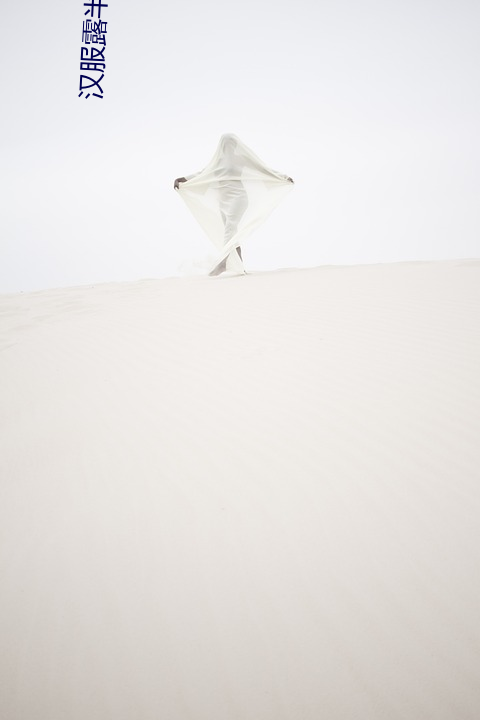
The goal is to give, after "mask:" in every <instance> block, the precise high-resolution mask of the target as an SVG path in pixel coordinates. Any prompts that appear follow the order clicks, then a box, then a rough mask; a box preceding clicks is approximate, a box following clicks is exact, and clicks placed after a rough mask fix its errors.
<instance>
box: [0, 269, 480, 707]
mask: <svg viewBox="0 0 480 720" xmlns="http://www.w3.org/2000/svg"><path fill="white" fill-rule="evenodd" d="M0 311H1V315H0V323H1V324H0V383H1V395H0V424H1V432H0V472H1V484H0V489H1V503H0V540H1V543H0V582H1V593H0V632H1V636H0V678H1V684H0V716H1V717H2V718H5V719H6V720H86V719H87V718H88V720H110V719H111V720H159V719H160V720H164V719H165V720H190V718H191V719H192V720H227V719H228V720H230V719H232V720H233V719H235V720H293V719H295V720H319V719H320V718H326V719H328V720H337V719H338V720H376V719H377V718H378V720H385V719H390V718H402V719H403V718H405V720H407V719H408V720H412V719H415V720H419V719H423V718H428V719H432V720H433V719H434V720H443V719H445V720H447V719H448V720H452V718H454V719H455V720H467V718H468V719H469V720H470V719H471V720H477V719H478V718H479V717H480V439H479V435H480V432H479V431H480V261H474V260H472V261H468V260H459V261H449V262H436V263H401V264H393V265H372V266H357V267H322V268H316V269H308V270H289V271H278V272H272V273H253V274H249V275H247V276H243V277H219V278H206V277H196V278H188V279H178V278H173V279H167V280H145V281H141V282H136V283H119V284H105V285H97V286H93V287H79V288H68V289H59V290H48V291H42V292H35V293H29V294H15V295H4V296H1V297H0Z"/></svg>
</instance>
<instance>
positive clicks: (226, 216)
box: [209, 190, 248, 276]
mask: <svg viewBox="0 0 480 720" xmlns="http://www.w3.org/2000/svg"><path fill="white" fill-rule="evenodd" d="M222 206H223V207H222ZM247 206H248V198H247V194H246V193H245V192H241V193H239V192H238V190H237V191H236V192H235V194H234V195H233V197H232V195H231V193H224V196H223V197H222V198H221V207H220V214H221V217H222V222H223V225H224V243H225V245H226V244H227V243H228V242H229V241H230V240H231V239H232V238H233V236H234V235H235V234H236V232H237V230H238V225H239V223H240V220H241V219H242V217H243V214H244V212H245V210H246V209H247ZM236 251H237V254H238V257H239V258H240V260H242V250H241V248H240V246H239V247H237V248H236ZM232 252H233V250H232ZM227 260H228V256H227V257H226V258H224V259H223V260H222V261H221V262H220V263H219V264H218V265H217V266H216V267H214V268H213V270H212V271H211V272H210V273H209V275H211V276H215V275H220V274H221V273H223V272H225V270H226V269H227Z"/></svg>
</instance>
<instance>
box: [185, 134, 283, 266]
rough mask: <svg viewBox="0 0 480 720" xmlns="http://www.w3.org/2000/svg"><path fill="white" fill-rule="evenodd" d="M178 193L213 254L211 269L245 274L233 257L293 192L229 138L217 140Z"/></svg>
mask: <svg viewBox="0 0 480 720" xmlns="http://www.w3.org/2000/svg"><path fill="white" fill-rule="evenodd" d="M186 178H187V181H186V182H182V183H180V185H179V188H178V192H179V194H180V195H181V197H182V198H183V200H184V201H185V203H186V204H187V206H188V208H189V209H190V211H191V212H192V214H193V215H194V217H195V218H196V219H197V221H198V222H199V224H200V225H201V227H202V228H203V230H204V231H205V233H206V234H207V236H208V237H209V238H210V240H211V241H212V243H213V244H214V245H215V247H216V248H217V249H218V253H219V254H218V257H217V258H216V260H215V265H214V266H213V267H214V268H215V267H217V266H218V265H219V264H220V263H221V262H222V260H224V259H225V258H227V262H226V269H227V270H232V271H235V272H239V273H241V272H244V270H243V263H242V261H241V259H240V257H239V255H238V253H237V251H236V248H237V247H239V245H240V244H241V243H243V241H244V240H245V239H246V238H247V237H248V236H249V235H250V233H251V232H252V231H253V230H254V229H255V228H257V227H258V226H259V225H260V224H261V223H263V222H264V221H265V220H266V218H267V217H268V216H269V215H270V213H271V212H272V210H273V209H274V208H275V207H276V206H277V205H278V203H279V202H280V201H281V200H282V198H283V197H284V196H285V195H286V194H287V193H288V192H289V191H290V190H291V189H292V186H293V185H292V182H291V181H289V180H288V176H287V175H283V174H282V173H278V172H276V171H275V170H271V169H270V168H268V167H267V166H266V165H264V164H263V163H262V161H261V160H260V159H259V158H258V157H257V156H256V155H255V154H254V153H253V152H252V151H251V150H250V148H248V147H247V146H246V145H244V144H243V143H242V141H241V140H240V139H239V138H238V137H237V136H236V135H232V134H227V135H222V137H221V138H220V142H219V144H218V147H217V149H216V151H215V154H214V156H213V158H212V159H211V161H210V162H209V164H208V165H207V166H206V167H205V168H204V169H203V170H201V171H200V172H198V173H194V174H193V175H187V176H186Z"/></svg>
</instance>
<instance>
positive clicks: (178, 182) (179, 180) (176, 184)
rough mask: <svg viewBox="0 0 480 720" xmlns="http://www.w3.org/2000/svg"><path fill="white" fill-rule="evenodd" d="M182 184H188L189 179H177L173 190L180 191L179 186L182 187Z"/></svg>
mask: <svg viewBox="0 0 480 720" xmlns="http://www.w3.org/2000/svg"><path fill="white" fill-rule="evenodd" d="M181 182H187V178H184V177H181V178H177V179H176V180H175V182H174V183H173V189H174V190H178V187H179V185H180V183H181Z"/></svg>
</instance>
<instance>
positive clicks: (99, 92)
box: [78, 0, 108, 100]
mask: <svg viewBox="0 0 480 720" xmlns="http://www.w3.org/2000/svg"><path fill="white" fill-rule="evenodd" d="M83 4H84V6H85V7H86V8H87V10H86V11H85V13H84V14H85V15H89V16H90V17H89V18H88V19H87V20H84V21H83V30H82V47H81V50H80V71H86V72H88V75H83V74H81V75H80V93H79V95H78V97H81V96H82V95H83V94H84V91H87V94H86V95H85V96H84V97H85V100H87V99H88V98H89V97H90V96H92V97H96V98H100V99H101V100H103V88H102V86H101V85H100V83H101V82H102V80H103V78H104V77H105V67H106V65H105V49H106V45H107V41H106V37H105V36H106V34H107V23H106V22H105V20H102V19H101V16H102V8H106V7H108V4H106V3H103V2H102V1H101V0H99V2H94V0H91V2H86V3H83ZM95 11H97V15H96V17H95ZM94 45H97V46H100V47H93V46H94ZM97 73H98V75H97ZM90 90H91V92H89V91H90Z"/></svg>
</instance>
